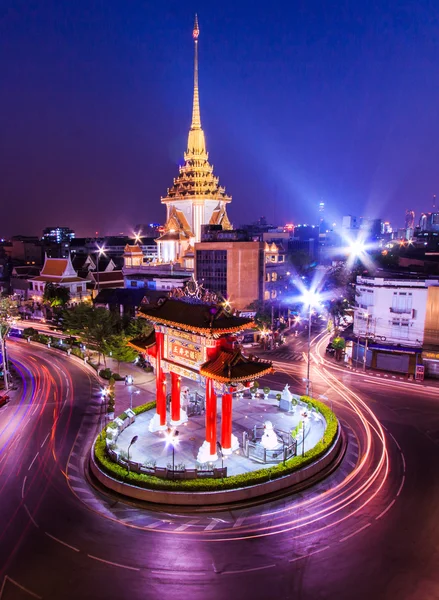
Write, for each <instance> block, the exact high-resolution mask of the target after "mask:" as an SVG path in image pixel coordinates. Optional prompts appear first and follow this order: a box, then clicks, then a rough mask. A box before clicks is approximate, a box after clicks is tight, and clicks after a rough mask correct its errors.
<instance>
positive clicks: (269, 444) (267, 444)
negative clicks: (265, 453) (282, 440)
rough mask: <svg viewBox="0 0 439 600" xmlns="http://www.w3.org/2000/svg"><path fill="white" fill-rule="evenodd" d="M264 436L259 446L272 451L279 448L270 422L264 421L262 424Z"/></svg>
mask: <svg viewBox="0 0 439 600" xmlns="http://www.w3.org/2000/svg"><path fill="white" fill-rule="evenodd" d="M264 429H265V431H264V435H263V436H262V438H261V444H262V445H263V446H264V448H266V449H267V450H274V448H277V447H278V446H279V442H278V441H277V435H276V433H275V431H274V429H273V423H272V422H271V421H265V423H264Z"/></svg>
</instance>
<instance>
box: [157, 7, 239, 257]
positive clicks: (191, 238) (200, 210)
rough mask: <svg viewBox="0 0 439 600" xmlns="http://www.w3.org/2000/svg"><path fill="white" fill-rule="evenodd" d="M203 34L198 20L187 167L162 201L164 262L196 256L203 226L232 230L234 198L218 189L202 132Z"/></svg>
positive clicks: (194, 30) (161, 243) (195, 26)
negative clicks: (230, 205) (200, 80)
mask: <svg viewBox="0 0 439 600" xmlns="http://www.w3.org/2000/svg"><path fill="white" fill-rule="evenodd" d="M199 33H200V30H199V27H198V20H197V17H196V16H195V24H194V29H193V33H192V35H193V39H194V46H195V48H194V49H195V57H194V96H193V107H192V123H191V128H190V130H189V136H188V143H187V150H186V152H185V154H184V160H185V164H184V165H183V166H182V167H180V172H179V174H178V177H176V178H175V179H174V183H173V185H172V187H171V188H169V189H168V192H167V195H166V196H165V197H164V198H162V199H161V202H162V204H165V205H166V211H167V214H166V224H165V226H164V233H163V234H162V235H161V236H160V237H159V238H158V239H157V244H158V248H159V260H160V261H161V262H165V263H170V262H177V261H178V262H180V263H182V264H183V262H184V261H185V255H186V254H188V253H189V254H190V253H192V252H193V245H194V243H195V242H199V241H200V239H201V226H202V225H204V224H211V225H221V226H222V228H223V229H231V224H230V222H229V219H228V217H227V211H226V205H227V204H228V203H229V202H231V200H232V198H231V197H230V196H228V195H227V194H226V191H225V189H224V188H223V187H221V186H220V185H219V180H218V177H216V176H215V175H214V174H213V167H212V165H211V164H210V163H209V155H208V152H207V149H206V140H205V137H204V131H203V129H202V128H201V117H200V103H199V92H198V36H199Z"/></svg>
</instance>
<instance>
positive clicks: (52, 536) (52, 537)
mask: <svg viewBox="0 0 439 600" xmlns="http://www.w3.org/2000/svg"><path fill="white" fill-rule="evenodd" d="M45 534H46V535H47V536H48V537H50V538H51V539H52V540H55V542H58V543H59V544H62V545H63V546H67V548H70V549H71V550H74V551H75V552H79V549H78V548H75V546H71V545H70V544H67V543H66V542H63V541H62V540H60V539H58V538H57V537H55V536H54V535H51V534H50V533H47V531H45Z"/></svg>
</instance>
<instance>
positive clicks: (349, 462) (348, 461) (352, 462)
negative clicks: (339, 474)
mask: <svg viewBox="0 0 439 600" xmlns="http://www.w3.org/2000/svg"><path fill="white" fill-rule="evenodd" d="M346 462H347V463H348V465H350V466H351V467H352V468H355V463H354V461H353V460H347V461H346Z"/></svg>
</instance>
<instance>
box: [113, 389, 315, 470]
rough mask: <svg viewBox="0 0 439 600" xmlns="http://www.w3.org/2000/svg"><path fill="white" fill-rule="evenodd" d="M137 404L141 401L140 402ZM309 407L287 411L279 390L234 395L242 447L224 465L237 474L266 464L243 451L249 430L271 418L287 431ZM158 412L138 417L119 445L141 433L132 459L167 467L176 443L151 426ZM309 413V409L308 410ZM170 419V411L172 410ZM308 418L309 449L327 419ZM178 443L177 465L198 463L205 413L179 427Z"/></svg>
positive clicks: (279, 429)
mask: <svg viewBox="0 0 439 600" xmlns="http://www.w3.org/2000/svg"><path fill="white" fill-rule="evenodd" d="M136 404H137V402H136ZM306 412H307V410H306V407H304V406H302V405H300V404H299V405H298V406H296V409H295V412H294V413H293V412H286V411H284V410H280V409H279V402H278V401H277V400H276V398H275V393H273V392H272V393H271V394H270V396H269V397H268V398H264V397H256V398H251V397H250V394H249V393H248V392H247V393H246V394H245V395H244V396H243V397H240V398H238V397H235V396H234V398H233V434H234V435H235V436H236V437H237V438H238V441H239V445H240V448H239V450H237V451H236V452H235V453H233V454H232V455H230V456H228V457H224V466H227V474H228V475H235V474H238V473H244V472H248V471H255V470H258V469H261V468H263V467H264V466H265V465H264V464H262V463H260V462H256V461H254V460H252V459H249V458H247V457H246V456H245V455H244V454H243V451H242V439H243V433H244V432H245V431H247V432H250V430H252V429H253V427H254V426H256V427H263V426H264V422H265V421H271V423H272V424H273V427H274V430H275V431H276V432H279V433H282V432H284V433H285V434H287V435H286V436H285V438H286V439H287V438H288V435H290V431H291V430H292V429H294V428H295V427H296V426H297V425H298V423H299V422H300V421H302V420H303V418H304V417H303V414H304V413H306ZM154 414H155V411H154V410H151V411H148V412H146V413H142V414H140V415H139V416H138V417H137V418H136V421H135V422H134V423H133V424H132V425H130V426H129V427H127V428H126V429H125V430H124V431H123V432H122V433H121V434H120V435H119V437H118V439H117V444H116V448H115V449H117V450H120V451H125V452H126V451H127V450H128V445H129V444H130V442H131V440H132V439H133V437H134V436H136V435H137V436H138V439H137V441H136V443H135V444H133V445H132V446H131V448H130V460H132V461H135V462H139V463H143V464H145V463H151V462H153V461H155V464H156V466H157V467H166V466H167V465H171V464H172V446H169V445H168V446H167V445H166V439H165V434H164V433H163V432H154V433H151V432H150V431H149V429H148V425H149V421H150V420H151V419H152V417H153V415H154ZM308 414H309V413H308ZM217 415H218V416H217V437H218V440H219V441H220V439H221V400H218V401H217ZM167 417H168V423H169V421H170V414H169V412H168V414H167ZM316 417H317V418H315V416H314V415H313V416H310V417H308V418H305V423H306V425H305V451H306V450H309V449H310V448H312V447H314V446H315V445H316V444H317V442H318V441H319V440H320V439H322V437H323V433H324V429H325V423H324V421H323V419H322V418H321V416H320V415H317V416H316ZM177 430H178V445H177V446H176V448H175V456H174V460H175V465H176V467H177V465H183V464H184V465H185V467H186V468H187V469H190V468H194V467H196V466H197V454H198V450H199V448H200V446H201V444H202V443H203V442H204V439H205V415H204V414H202V415H197V416H191V417H189V420H188V422H187V423H185V424H183V425H180V426H179V427H177ZM297 453H298V454H301V453H302V443H301V442H299V443H298V447H297ZM215 464H216V466H221V457H220V456H219V458H218V460H217V461H216V463H215Z"/></svg>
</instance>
